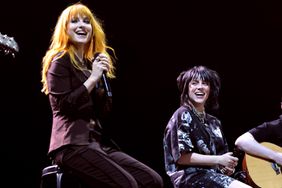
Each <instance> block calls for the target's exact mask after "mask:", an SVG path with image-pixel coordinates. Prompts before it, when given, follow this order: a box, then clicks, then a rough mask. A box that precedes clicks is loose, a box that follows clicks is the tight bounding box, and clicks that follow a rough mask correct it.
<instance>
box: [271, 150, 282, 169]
mask: <svg viewBox="0 0 282 188" xmlns="http://www.w3.org/2000/svg"><path fill="white" fill-rule="evenodd" d="M273 161H274V162H275V163H277V164H278V165H280V166H282V153H281V152H277V153H276V155H275V156H274V158H273Z"/></svg>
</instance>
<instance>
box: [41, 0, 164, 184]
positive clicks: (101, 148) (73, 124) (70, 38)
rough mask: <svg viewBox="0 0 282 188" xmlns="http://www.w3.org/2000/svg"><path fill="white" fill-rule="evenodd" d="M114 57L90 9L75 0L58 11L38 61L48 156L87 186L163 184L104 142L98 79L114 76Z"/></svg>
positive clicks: (106, 98)
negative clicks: (47, 116) (48, 122)
mask: <svg viewBox="0 0 282 188" xmlns="http://www.w3.org/2000/svg"><path fill="white" fill-rule="evenodd" d="M110 52H112V55H110ZM114 57H115V55H114V50H113V49H112V48H111V47H109V46H107V44H106V37H105V33H104V31H103V28H102V26H101V23H100V22H99V20H98V19H97V18H95V16H94V14H93V13H92V12H91V10H89V8H88V7H86V6H85V5H83V4H81V3H76V4H73V5H70V6H68V7H67V8H66V9H65V10H64V11H63V12H62V13H61V15H60V17H59V18H58V21H57V24H56V27H55V30H54V33H53V36H52V40H51V44H50V47H49V49H48V50H47V52H46V54H45V56H44V57H43V64H42V80H41V81H42V84H43V88H42V92H44V93H45V94H46V95H48V96H49V101H50V106H51V109H52V114H53V124H52V132H51V139H50V146H49V151H48V155H49V156H50V157H51V158H52V159H53V161H54V162H55V163H56V164H58V165H59V166H61V167H63V168H64V169H67V170H71V171H72V173H73V174H74V175H76V176H77V177H78V178H79V179H80V180H81V181H82V182H84V183H85V184H86V185H88V186H90V187H99V188H109V187H115V188H116V187H120V188H137V187H139V188H140V187H144V188H145V187H148V188H161V187H163V181H162V178H161V176H160V175H159V174H158V173H156V172H155V171H154V170H153V169H151V168H150V167H148V166H147V165H145V164H143V163H141V162H140V161H137V160H136V159H134V158H132V157H130V156H129V155H127V154H125V153H124V152H122V151H121V150H120V149H119V148H118V147H117V146H116V145H115V144H114V143H113V142H107V143H112V144H107V145H105V144H104V142H102V140H103V139H102V138H103V133H102V131H101V129H102V127H101V124H102V123H101V122H103V121H101V119H103V118H105V117H107V116H106V115H107V112H108V110H109V109H110V108H109V107H110V104H111V95H106V93H105V90H106V88H105V87H104V86H105V85H106V84H105V81H104V82H103V81H101V80H103V79H101V78H102V76H106V77H108V78H114V77H115V74H114V65H113V62H114ZM104 73H105V74H104ZM105 109H106V110H105Z"/></svg>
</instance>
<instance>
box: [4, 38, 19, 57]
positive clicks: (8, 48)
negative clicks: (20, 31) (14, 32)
mask: <svg viewBox="0 0 282 188" xmlns="http://www.w3.org/2000/svg"><path fill="white" fill-rule="evenodd" d="M0 51H3V52H4V53H5V55H7V54H11V55H12V56H13V57H15V54H16V53H17V52H19V46H18V44H17V42H16V41H15V40H14V38H13V37H9V36H7V35H2V34H1V33H0Z"/></svg>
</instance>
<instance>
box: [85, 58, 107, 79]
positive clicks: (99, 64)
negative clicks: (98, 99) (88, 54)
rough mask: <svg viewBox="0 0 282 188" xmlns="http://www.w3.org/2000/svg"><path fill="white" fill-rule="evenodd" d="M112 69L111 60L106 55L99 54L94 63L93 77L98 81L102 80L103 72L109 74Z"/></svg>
mask: <svg viewBox="0 0 282 188" xmlns="http://www.w3.org/2000/svg"><path fill="white" fill-rule="evenodd" d="M109 68H110V62H109V58H108V56H107V55H106V54H103V53H99V55H98V56H97V57H96V58H95V59H94V61H93V63H92V71H91V75H90V76H91V77H93V78H96V79H97V80H98V79H100V78H101V76H102V74H103V72H108V70H109Z"/></svg>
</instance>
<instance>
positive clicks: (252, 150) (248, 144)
mask: <svg viewBox="0 0 282 188" xmlns="http://www.w3.org/2000/svg"><path fill="white" fill-rule="evenodd" d="M235 145H236V146H237V147H238V148H239V149H240V150H242V151H244V152H246V153H247V154H249V155H253V156H257V157H261V158H264V159H267V160H271V161H274V162H276V163H278V164H279V165H282V153H281V152H277V151H273V150H272V149H270V148H267V147H265V146H263V145H262V144H260V143H259V142H257V141H256V140H255V138H254V137H253V135H252V134H251V133H249V132H246V133H244V134H243V135H241V136H239V137H238V138H237V140H236V141H235Z"/></svg>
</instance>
